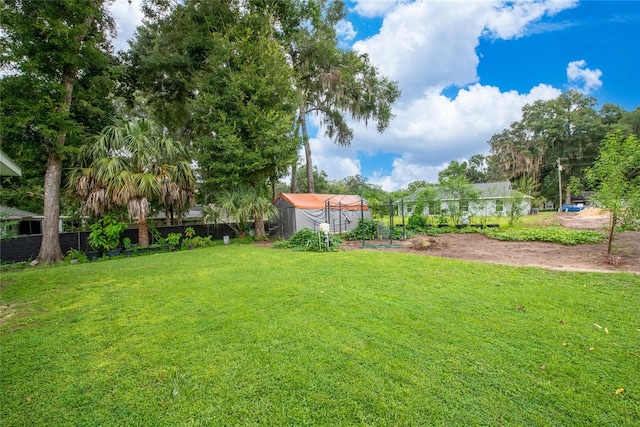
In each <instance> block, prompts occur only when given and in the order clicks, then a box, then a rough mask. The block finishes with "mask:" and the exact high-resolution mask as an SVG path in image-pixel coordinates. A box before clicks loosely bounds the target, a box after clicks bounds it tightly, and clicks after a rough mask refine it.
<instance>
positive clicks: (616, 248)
mask: <svg viewBox="0 0 640 427" xmlns="http://www.w3.org/2000/svg"><path fill="white" fill-rule="evenodd" d="M546 221H551V222H554V223H557V224H560V225H562V226H564V227H568V228H574V229H580V230H597V231H602V232H604V229H605V228H606V226H607V224H608V221H609V218H608V215H597V214H596V215H594V214H591V215H589V214H587V215H581V214H576V213H562V214H558V215H557V216H556V217H554V218H551V219H547V220H546ZM342 247H343V249H345V250H355V249H366V250H382V251H393V252H405V253H416V254H423V255H430V256H438V257H444V258H457V259H464V260H469V261H478V262H487V263H495V264H507V265H519V266H532V267H543V268H548V269H552V270H568V271H597V272H623V271H624V272H631V273H636V274H640V231H626V232H624V233H618V234H616V235H615V236H614V240H613V249H612V255H611V256H608V255H607V243H606V242H603V243H597V244H581V245H576V246H566V245H561V244H556V243H546V242H503V241H500V240H493V239H489V238H488V237H486V236H484V235H482V234H442V235H440V236H436V237H429V236H420V237H415V238H413V239H409V240H406V241H395V240H394V241H393V245H389V240H384V241H383V240H381V241H376V242H367V245H365V247H364V248H363V247H362V242H346V241H345V242H343V245H342Z"/></svg>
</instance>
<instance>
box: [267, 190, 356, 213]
mask: <svg viewBox="0 0 640 427" xmlns="http://www.w3.org/2000/svg"><path fill="white" fill-rule="evenodd" d="M278 199H284V200H286V201H287V202H289V204H291V206H294V207H296V208H298V209H324V208H325V207H326V206H327V203H329V206H330V207H331V208H334V209H337V208H341V209H344V210H359V209H360V205H361V203H360V200H361V198H360V196H353V195H346V194H298V193H281V194H280V195H278V197H276V199H275V200H274V202H275V201H277V200H278ZM364 210H368V206H367V201H366V200H365V201H364Z"/></svg>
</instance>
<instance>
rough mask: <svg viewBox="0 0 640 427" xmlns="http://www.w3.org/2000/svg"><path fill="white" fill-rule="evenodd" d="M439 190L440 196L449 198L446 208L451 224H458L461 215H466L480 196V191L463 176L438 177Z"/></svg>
mask: <svg viewBox="0 0 640 427" xmlns="http://www.w3.org/2000/svg"><path fill="white" fill-rule="evenodd" d="M440 191H441V194H442V197H443V198H445V199H447V200H449V202H448V203H447V210H448V212H449V218H450V219H451V223H452V224H453V225H456V224H459V223H460V220H461V219H462V217H463V216H465V215H468V213H469V208H470V207H471V206H472V205H473V203H475V202H476V201H477V200H478V199H479V197H480V192H479V191H478V190H476V189H475V188H474V187H473V185H472V184H471V183H469V181H468V180H467V179H466V178H463V177H452V178H444V179H440Z"/></svg>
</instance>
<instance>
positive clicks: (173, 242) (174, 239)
mask: <svg viewBox="0 0 640 427" xmlns="http://www.w3.org/2000/svg"><path fill="white" fill-rule="evenodd" d="M181 238H182V234H181V233H169V234H167V237H166V239H165V242H166V243H167V246H169V247H170V248H171V249H175V248H177V247H178V246H179V245H180V239H181Z"/></svg>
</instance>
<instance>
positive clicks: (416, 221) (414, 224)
mask: <svg viewBox="0 0 640 427" xmlns="http://www.w3.org/2000/svg"><path fill="white" fill-rule="evenodd" d="M426 226H427V221H426V219H425V217H424V216H423V215H416V214H413V215H411V216H410V217H409V220H408V221H407V228H408V229H409V230H416V231H424V229H425V228H426Z"/></svg>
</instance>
